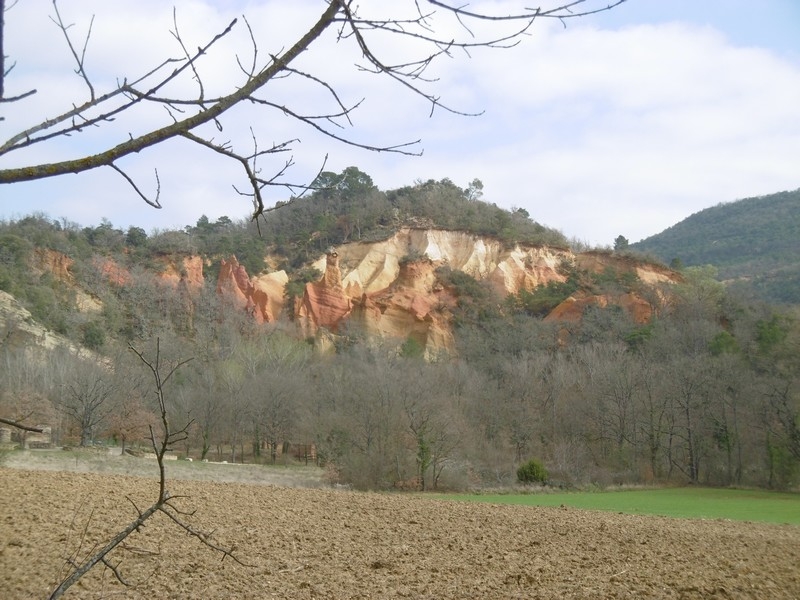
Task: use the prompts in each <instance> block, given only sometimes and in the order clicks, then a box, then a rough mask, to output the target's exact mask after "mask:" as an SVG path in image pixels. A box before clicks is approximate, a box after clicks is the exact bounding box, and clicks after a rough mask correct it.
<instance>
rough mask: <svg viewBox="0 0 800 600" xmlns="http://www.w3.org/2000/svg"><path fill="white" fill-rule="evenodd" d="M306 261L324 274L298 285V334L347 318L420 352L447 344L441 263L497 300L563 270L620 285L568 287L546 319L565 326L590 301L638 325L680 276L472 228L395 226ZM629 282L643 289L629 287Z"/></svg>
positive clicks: (558, 278) (449, 300)
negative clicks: (490, 290) (513, 241)
mask: <svg viewBox="0 0 800 600" xmlns="http://www.w3.org/2000/svg"><path fill="white" fill-rule="evenodd" d="M313 266H314V267H315V268H316V269H318V270H319V271H321V272H323V273H324V275H323V277H322V279H321V280H320V281H316V282H312V283H309V284H306V288H305V294H304V296H303V298H302V300H300V301H298V304H297V306H296V309H295V314H296V316H297V320H298V322H299V323H300V325H301V327H302V330H303V333H304V335H306V336H314V335H316V334H317V333H318V331H319V330H320V329H321V328H323V329H326V330H328V331H330V332H333V333H337V332H340V331H341V330H342V329H343V328H344V326H345V324H346V326H347V328H348V329H352V330H355V331H358V332H360V333H363V334H366V335H367V336H370V337H378V338H384V339H385V338H393V339H396V340H405V339H409V338H411V339H414V340H415V341H416V342H418V343H419V344H420V345H421V346H422V347H423V348H425V351H426V353H427V354H428V355H432V354H435V353H438V352H440V351H451V350H452V349H453V347H454V342H453V333H452V327H451V324H450V320H451V317H450V315H451V312H450V308H452V306H453V305H454V303H455V298H454V297H453V296H452V295H451V294H450V293H449V292H448V291H447V290H446V289H444V287H443V286H441V285H439V284H438V283H437V277H436V269H437V268H438V267H440V266H447V267H449V268H450V269H452V270H459V271H463V272H464V273H467V274H469V275H471V276H472V277H474V278H475V279H478V280H483V281H487V282H489V283H490V284H491V285H492V286H493V287H494V288H495V290H496V291H497V292H498V294H499V295H500V296H506V295H510V294H517V293H519V292H520V291H521V290H526V291H533V290H535V289H536V288H537V287H539V286H542V285H547V284H548V283H550V282H563V281H565V280H566V277H567V275H566V274H565V273H566V271H567V269H565V268H564V267H568V268H574V269H576V270H577V271H579V272H585V273H587V274H588V275H587V276H588V277H589V278H591V277H592V274H594V275H595V276H597V277H599V278H601V279H602V278H605V279H609V278H611V279H614V278H618V279H619V280H620V281H622V282H627V283H625V284H622V285H620V287H619V291H617V292H613V293H609V292H602V293H597V294H593V293H591V287H592V286H588V288H587V289H581V290H579V291H577V292H575V294H573V295H572V296H570V297H569V298H567V299H566V300H565V301H564V302H562V303H561V304H560V305H558V306H557V307H556V308H555V309H554V310H553V311H552V312H551V313H550V314H549V315H548V317H547V319H548V320H550V321H563V322H579V321H580V319H581V317H582V315H583V313H584V311H585V310H586V308H587V307H589V306H598V307H603V308H605V307H608V306H612V305H613V306H619V307H622V308H623V309H624V310H625V311H626V312H628V313H629V314H630V315H631V317H632V319H633V320H634V321H635V322H636V323H646V322H648V321H649V320H650V319H651V318H652V316H653V314H654V311H655V310H657V308H658V306H659V304H660V303H661V301H662V300H663V296H661V295H660V293H659V292H658V290H657V287H658V286H659V285H661V284H667V283H675V282H676V281H678V280H679V277H678V276H677V274H676V273H674V272H673V271H671V270H669V269H667V268H665V267H661V266H657V265H650V264H645V263H641V262H639V261H636V260H634V259H632V258H629V257H625V256H620V255H617V254H612V253H609V252H587V253H581V254H577V255H576V254H573V253H572V252H571V251H569V250H566V249H562V248H549V247H534V246H523V245H513V246H510V247H509V246H507V245H505V244H504V243H503V242H500V241H498V240H494V239H490V238H484V237H481V236H478V235H474V234H469V233H465V232H454V231H439V230H430V229H427V230H422V229H403V230H400V231H398V232H397V233H396V234H395V235H394V236H392V237H391V238H389V239H387V240H384V241H381V242H374V243H351V244H346V245H343V246H340V247H339V248H337V249H336V250H330V251H329V252H327V253H326V255H325V256H324V257H322V258H320V259H319V260H317V261H316V262H315V263H314V264H313ZM630 282H635V283H636V284H637V285H641V286H643V288H642V290H643V291H646V292H647V293H646V294H642V293H639V292H637V291H634V290H633V289H631V286H630V285H629V284H630ZM612 287H614V286H612ZM645 296H647V297H645Z"/></svg>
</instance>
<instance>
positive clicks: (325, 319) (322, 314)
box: [295, 250, 360, 337]
mask: <svg viewBox="0 0 800 600" xmlns="http://www.w3.org/2000/svg"><path fill="white" fill-rule="evenodd" d="M315 266H316V267H317V268H319V261H318V262H317V263H316V264H315ZM322 271H323V275H322V279H320V280H319V281H312V282H310V283H307V284H306V287H305V292H304V294H303V298H302V299H301V300H299V302H298V304H297V306H296V307H295V319H296V321H297V323H298V325H299V326H300V328H301V330H302V331H303V334H304V335H305V336H306V337H311V336H313V335H315V334H316V332H317V330H318V329H319V328H325V329H327V330H328V331H331V332H333V333H338V332H339V328H340V325H341V324H342V322H343V321H344V320H345V319H347V317H348V316H350V313H351V312H352V310H353V298H352V296H351V294H352V291H353V290H352V288H351V289H350V290H345V289H344V287H343V285H342V273H341V270H340V269H339V254H338V252H336V251H335V250H330V251H328V252H327V253H326V254H325V265H324V267H323V269H322ZM358 291H359V292H360V288H359V289H358Z"/></svg>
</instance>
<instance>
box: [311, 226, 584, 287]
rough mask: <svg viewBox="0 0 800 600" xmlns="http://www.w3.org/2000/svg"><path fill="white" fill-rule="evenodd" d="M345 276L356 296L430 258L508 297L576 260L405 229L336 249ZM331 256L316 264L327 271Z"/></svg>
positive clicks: (456, 234)
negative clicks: (413, 261) (405, 265)
mask: <svg viewBox="0 0 800 600" xmlns="http://www.w3.org/2000/svg"><path fill="white" fill-rule="evenodd" d="M336 251H337V253H338V256H339V264H340V265H341V270H342V272H343V273H344V275H343V277H342V287H343V289H344V291H345V293H346V294H347V296H349V297H351V298H357V297H360V296H361V295H362V294H365V293H371V292H376V291H378V290H383V289H386V288H387V287H389V286H390V285H391V284H392V283H393V282H395V281H396V280H397V278H398V276H399V273H400V263H401V261H403V260H404V259H409V258H413V257H419V258H428V259H430V260H431V261H432V262H433V263H434V264H435V265H436V266H442V265H447V266H449V267H450V268H451V269H454V270H458V271H463V272H464V273H467V274H468V275H470V276H472V277H474V278H475V279H479V280H483V279H487V280H489V281H491V282H492V284H493V285H494V286H495V287H497V288H498V291H502V292H504V293H506V294H514V293H517V292H518V291H519V290H520V289H523V288H525V289H532V288H533V287H536V286H537V285H544V284H546V283H548V282H550V281H563V280H564V277H563V275H560V274H559V273H558V267H559V265H560V264H561V262H562V261H564V260H566V261H572V260H573V259H574V255H573V254H572V252H570V251H569V250H564V249H557V248H548V247H525V246H520V245H514V246H513V247H511V248H508V247H506V245H505V244H504V243H503V242H501V241H499V240H494V239H491V238H485V237H482V236H478V235H475V234H471V233H466V232H462V231H441V230H435V229H401V230H400V231H398V232H397V233H396V234H395V235H393V236H392V237H391V238H389V239H387V240H384V241H381V242H370V243H351V244H346V245H343V246H340V247H339V248H337V249H336ZM326 262H327V261H326V257H324V256H323V257H321V258H320V259H319V260H318V261H317V262H315V263H314V264H313V266H314V267H316V268H317V269H318V270H319V271H322V272H325V269H326Z"/></svg>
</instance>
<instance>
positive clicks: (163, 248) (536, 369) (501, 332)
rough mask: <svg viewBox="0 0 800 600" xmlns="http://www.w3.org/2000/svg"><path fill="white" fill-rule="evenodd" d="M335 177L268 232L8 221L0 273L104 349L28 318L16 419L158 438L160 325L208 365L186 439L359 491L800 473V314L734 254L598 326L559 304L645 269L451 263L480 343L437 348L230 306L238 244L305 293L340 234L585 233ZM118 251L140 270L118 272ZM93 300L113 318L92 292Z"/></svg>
mask: <svg viewBox="0 0 800 600" xmlns="http://www.w3.org/2000/svg"><path fill="white" fill-rule="evenodd" d="M320 178H321V181H320V182H319V183H320V184H321V185H320V186H319V189H317V190H316V191H315V192H313V193H312V194H310V195H309V196H307V197H304V198H293V199H292V200H291V201H289V202H288V203H287V205H286V206H285V207H284V208H285V210H279V211H274V212H271V213H267V214H266V215H265V218H264V220H263V221H261V222H259V224H258V226H256V225H255V224H253V223H252V222H250V221H249V220H232V219H230V218H227V217H222V218H220V219H218V220H217V221H215V222H210V221H209V220H208V219H207V218H205V217H203V218H201V219H199V220H198V222H197V223H196V224H195V225H193V226H187V227H186V228H185V229H184V230H182V231H154V232H151V233H149V234H148V233H146V232H145V231H143V230H141V229H139V228H136V227H131V228H129V229H128V230H127V231H123V230H121V229H117V228H115V227H114V226H113V224H112V223H110V222H108V221H103V222H101V223H100V224H99V225H97V226H94V227H81V226H79V225H77V224H74V223H70V222H69V221H68V220H64V219H61V220H53V219H51V218H49V217H47V216H46V215H41V214H39V215H31V216H28V217H25V218H22V219H20V220H18V221H6V222H2V223H0V290H3V291H5V292H7V293H9V294H11V295H12V296H14V297H15V298H16V299H17V300H18V301H19V302H20V303H22V304H23V305H24V306H25V308H27V309H28V310H29V311H30V312H31V315H32V318H33V319H35V320H36V321H39V322H41V323H42V324H43V325H44V326H45V327H47V328H48V329H50V330H51V331H54V332H57V333H59V334H61V335H63V336H65V337H66V338H68V339H70V340H71V341H72V342H73V343H74V344H75V345H76V346H77V347H79V348H81V350H80V351H79V352H77V353H75V352H70V351H67V350H66V349H61V350H58V349H56V350H52V351H47V352H42V351H37V350H35V349H33V348H27V349H26V348H21V347H20V345H19V344H15V343H14V342H13V340H14V331H15V327H16V326H17V325H16V324H15V323H14V322H13V321H6V322H5V323H2V324H0V334H2V336H0V337H2V346H0V415H2V416H4V417H6V418H10V419H14V420H16V421H18V422H24V423H31V424H33V423H48V424H51V425H52V427H53V436H54V441H55V442H56V443H57V444H59V445H76V446H77V445H81V446H88V445H98V444H100V445H112V446H117V447H118V448H120V451H122V450H123V449H124V448H125V447H128V448H131V447H137V446H144V447H146V446H147V442H146V440H147V438H148V425H149V424H150V423H152V421H153V419H154V418H155V416H154V415H156V414H157V410H156V407H155V406H154V405H153V399H152V393H151V390H150V388H151V383H152V379H151V378H150V377H149V374H148V373H147V372H146V370H144V369H143V368H142V365H141V364H140V361H137V359H136V356H134V355H132V354H131V352H130V351H129V350H127V349H126V347H127V346H128V345H129V344H130V345H131V346H133V347H135V348H138V349H140V350H141V351H142V352H144V353H145V354H146V353H148V352H150V353H152V351H153V348H154V347H155V343H156V340H158V343H159V344H160V346H159V349H160V353H161V355H162V356H163V357H165V360H166V361H167V362H168V363H170V364H172V365H178V363H182V362H185V364H182V365H181V366H180V368H179V369H177V370H176V371H175V374H174V376H173V378H172V380H171V381H170V382H169V386H168V387H167V388H166V389H165V394H166V398H167V399H168V402H167V409H168V411H169V414H170V419H171V422H172V423H175V424H176V427H177V428H183V427H185V428H186V429H185V430H186V432H187V436H186V439H185V440H183V441H182V442H181V443H180V444H178V445H176V446H175V447H174V448H173V451H174V452H175V453H176V454H178V455H179V457H181V458H186V457H192V458H193V459H195V460H198V459H199V460H203V459H207V460H213V461H223V460H224V461H228V462H248V463H264V464H272V463H278V464H285V463H288V462H291V461H297V460H300V461H316V462H317V463H318V464H319V465H321V466H323V467H325V469H326V473H327V477H328V479H329V480H330V481H331V482H333V483H340V484H348V485H351V486H353V487H355V488H358V489H392V488H409V489H424V490H433V489H437V490H444V489H475V488H494V487H503V486H509V485H514V484H516V481H517V471H518V468H519V467H520V465H522V464H523V463H526V462H527V461H529V460H530V459H535V460H536V461H537V462H539V463H541V464H542V465H543V466H544V467H545V472H546V474H547V475H546V481H547V483H549V484H550V485H556V486H561V487H573V486H577V487H586V486H592V485H597V486H608V485H620V484H641V483H687V482H690V483H700V484H707V485H740V486H758V487H768V488H777V489H793V488H796V486H797V485H798V475H800V418H798V414H799V413H800V401H799V399H800V387H798V383H800V381H798V373H800V324H798V319H797V317H798V311H797V308H796V306H788V307H787V306H785V305H782V306H777V305H771V304H768V303H765V302H763V301H760V300H756V299H754V298H753V297H752V296H751V295H746V294H738V293H737V292H736V290H735V289H730V288H728V287H726V286H725V285H723V284H721V283H720V282H719V281H718V280H717V279H716V275H717V271H716V269H714V268H713V267H709V266H706V267H686V268H684V269H683V270H682V271H681V278H682V281H683V282H682V283H680V284H675V285H671V286H669V289H665V290H664V293H666V294H668V297H669V301H668V302H667V303H666V304H665V305H664V307H663V308H662V309H661V310H660V311H659V312H658V313H657V314H656V316H655V317H654V318H653V319H652V320H651V321H650V322H649V323H646V324H637V323H634V322H633V321H632V320H631V318H630V317H629V316H628V315H627V314H626V313H625V311H623V310H621V309H619V308H616V307H608V308H599V307H591V308H589V309H587V310H586V311H585V312H584V314H583V317H582V319H581V321H580V322H579V323H553V322H550V321H546V320H544V317H545V316H546V315H547V314H548V312H549V311H550V309H552V308H553V307H554V306H555V305H557V304H558V303H559V302H561V301H562V300H564V299H565V298H566V297H568V296H569V295H570V294H571V293H573V292H574V291H575V290H576V289H592V290H595V291H598V290H601V291H602V290H606V291H608V290H621V289H632V288H635V287H636V286H641V282H638V281H636V280H635V278H631V277H628V276H626V277H621V276H619V274H616V273H614V272H608V271H607V272H606V273H604V274H603V275H602V276H598V275H589V274H587V273H582V272H580V271H579V270H577V269H574V268H570V267H569V265H564V266H563V269H564V273H565V274H566V275H567V278H566V281H565V283H562V284H549V285H547V286H542V287H540V288H538V289H536V290H534V291H533V292H525V291H521V292H520V293H519V294H518V295H513V296H509V297H506V298H502V297H499V296H497V295H496V293H495V292H494V291H493V290H492V288H490V287H489V286H487V285H486V284H485V283H484V282H481V281H478V280H476V279H474V278H472V277H471V276H469V275H466V274H464V273H462V272H459V271H451V270H449V269H447V268H446V267H442V268H440V269H439V270H438V271H437V277H438V278H439V280H440V281H441V282H442V285H447V286H450V287H452V288H453V289H455V290H456V292H457V295H458V299H459V300H458V305H457V307H456V309H455V311H454V314H453V320H452V322H453V326H454V332H455V338H456V346H457V347H456V352H455V353H454V354H453V355H446V356H445V355H443V356H440V357H438V358H435V359H433V360H425V359H424V358H423V356H422V352H421V348H419V347H418V345H416V344H415V343H414V340H413V339H412V338H409V339H408V340H405V341H403V340H400V342H402V343H400V344H398V343H387V342H386V341H381V340H375V339H369V338H368V337H367V336H365V335H363V333H362V332H359V331H356V330H352V331H345V332H340V335H339V336H337V338H336V339H337V342H336V346H335V352H329V353H326V354H324V355H322V354H320V353H318V352H316V351H315V347H314V344H313V340H307V339H302V338H301V337H299V336H298V335H297V331H296V328H295V326H294V324H293V322H292V315H291V314H288V312H289V311H286V312H287V314H283V315H281V317H280V318H279V319H278V320H277V321H276V322H274V323H269V324H264V325H258V324H256V323H255V322H254V321H253V319H252V318H250V317H249V316H248V315H247V314H245V313H244V312H242V311H240V310H238V309H235V308H233V307H231V306H229V305H226V303H225V302H226V301H225V300H224V299H223V298H222V297H220V296H219V295H218V294H217V292H216V277H217V273H218V268H219V259H221V258H226V257H229V256H230V255H235V256H236V257H237V258H238V260H239V261H240V262H241V264H243V265H245V266H246V268H247V271H248V273H251V274H256V273H259V272H262V271H269V270H274V269H285V270H286V271H287V272H288V274H289V284H288V285H287V287H286V293H287V295H297V294H302V290H303V285H304V283H305V282H307V281H310V280H313V279H315V278H318V277H319V276H320V274H319V273H318V272H315V271H314V270H312V269H310V268H309V267H308V263H309V261H310V259H316V258H317V257H318V256H319V255H320V254H321V253H322V252H323V251H324V249H325V248H326V247H327V246H330V245H336V244H341V243H346V242H348V241H359V240H361V241H368V240H375V239H381V237H387V236H388V235H389V234H390V232H392V231H394V230H395V228H397V227H399V226H409V225H416V226H419V227H431V228H442V229H462V228H463V229H466V230H472V231H475V232H480V233H482V234H484V235H489V236H495V237H497V238H499V239H501V240H503V241H504V242H507V243H508V244H513V243H517V242H524V243H527V244H541V245H561V246H564V247H566V246H568V244H569V242H568V241H567V240H566V239H565V238H564V237H563V235H561V234H560V233H559V232H557V231H553V230H549V229H547V228H545V227H542V226H541V225H539V224H537V223H536V222H535V221H533V220H532V219H531V218H530V217H529V215H527V213H526V212H525V211H523V210H512V211H504V210H502V209H499V208H497V207H496V206H493V205H490V204H486V203H484V202H482V201H481V199H480V187H481V185H480V181H478V180H475V181H473V182H472V183H471V184H470V185H468V186H467V187H466V188H464V189H461V188H459V187H458V186H456V185H455V184H454V183H452V182H451V181H449V180H443V181H439V182H435V181H428V182H415V183H414V184H413V185H411V186H408V187H405V188H401V189H399V190H391V191H386V192H384V191H380V190H378V189H377V188H376V187H375V186H374V185H372V182H371V180H370V178H369V176H368V175H366V174H365V173H362V172H361V171H359V170H358V169H356V168H350V169H347V170H345V171H344V172H342V173H340V174H333V173H323V174H321V175H320ZM45 250H48V251H55V252H58V253H60V254H62V255H64V256H66V257H68V258H69V259H70V261H72V262H71V264H70V267H69V269H68V272H69V276H68V277H57V276H55V275H54V274H53V272H52V271H48V270H46V269H42V268H37V267H36V265H37V264H39V263H38V262H37V260H40V258H41V256H42V253H43V252H44V251H45ZM604 252H608V253H611V252H612V251H611V250H609V249H606V250H604ZM617 252H620V251H617ZM626 252H627V254H626V256H627V257H629V258H630V260H644V258H643V257H642V256H641V255H637V254H635V253H633V252H628V251H626ZM186 255H199V256H201V257H202V258H203V259H204V261H205V264H206V265H207V266H206V268H205V269H204V275H205V278H206V279H205V284H204V286H203V288H202V289H201V290H199V291H198V292H196V293H193V294H188V293H187V292H186V291H185V290H183V291H182V290H181V289H180V288H179V287H178V288H176V287H175V286H166V285H163V284H161V283H159V280H158V278H157V277H156V275H157V274H158V273H159V270H161V269H163V268H164V266H163V265H164V264H165V263H164V259H165V257H174V256H186ZM37 257H39V258H37ZM265 257H267V260H265ZM105 259H113V260H114V261H115V262H116V263H118V264H120V265H123V266H124V267H125V268H126V269H127V272H128V273H129V274H130V276H129V277H128V278H126V279H125V280H124V281H114V279H113V278H109V277H108V273H107V272H106V271H104V270H103V268H102V265H103V264H105V263H104V262H103V260H105ZM421 259H423V257H418V256H408V257H406V258H405V259H404V260H407V261H414V260H421ZM653 293H655V292H653ZM87 295H88V296H89V297H91V298H94V299H96V300H97V301H99V303H100V304H101V306H102V309H101V310H100V311H99V312H86V311H81V310H79V304H80V303H81V302H82V298H85V297H86V296H87ZM287 305H290V303H287ZM19 435H22V436H24V432H21V433H20V434H19ZM312 449H313V450H312Z"/></svg>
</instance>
